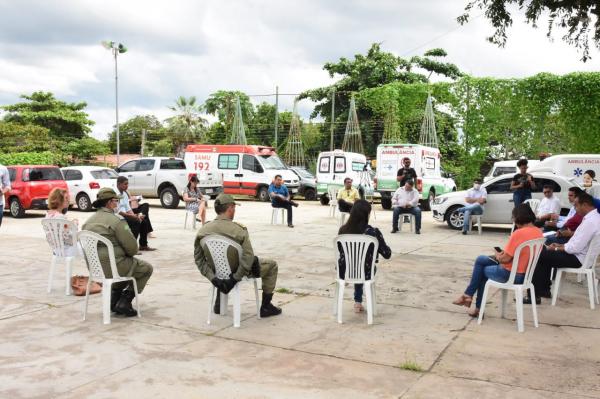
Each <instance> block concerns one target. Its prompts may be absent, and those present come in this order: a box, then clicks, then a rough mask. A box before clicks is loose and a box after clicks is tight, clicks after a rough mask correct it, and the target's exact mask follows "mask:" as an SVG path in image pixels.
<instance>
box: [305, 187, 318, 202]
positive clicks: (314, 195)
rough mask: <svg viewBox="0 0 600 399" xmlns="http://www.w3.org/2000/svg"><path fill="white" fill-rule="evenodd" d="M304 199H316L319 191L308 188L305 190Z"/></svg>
mask: <svg viewBox="0 0 600 399" xmlns="http://www.w3.org/2000/svg"><path fill="white" fill-rule="evenodd" d="M304 199H305V200H307V201H314V200H316V199H317V193H316V192H315V189H314V188H307V189H306V190H305V191H304Z"/></svg>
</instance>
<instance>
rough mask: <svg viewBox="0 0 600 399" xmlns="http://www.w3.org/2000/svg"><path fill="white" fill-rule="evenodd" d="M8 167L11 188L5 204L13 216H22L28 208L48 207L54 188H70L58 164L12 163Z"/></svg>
mask: <svg viewBox="0 0 600 399" xmlns="http://www.w3.org/2000/svg"><path fill="white" fill-rule="evenodd" d="M6 168H7V169H8V174H9V176H10V185H11V190H10V191H9V192H8V193H6V194H4V200H5V202H4V204H5V208H8V210H9V212H10V215H11V216H12V217H15V218H22V217H23V216H25V211H26V210H27V209H48V195H49V194H50V191H52V189H53V188H55V187H58V188H64V189H65V190H67V191H68V189H69V188H68V186H67V182H66V181H65V178H64V177H63V175H62V173H61V171H60V169H59V168H58V167H57V166H50V165H12V166H7V167H6Z"/></svg>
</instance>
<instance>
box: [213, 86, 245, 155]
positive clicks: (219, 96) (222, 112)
mask: <svg viewBox="0 0 600 399" xmlns="http://www.w3.org/2000/svg"><path fill="white" fill-rule="evenodd" d="M236 97H239V98H240V105H241V108H242V119H243V121H244V125H245V126H246V130H248V125H249V123H250V121H252V119H253V117H254V106H253V105H252V103H251V102H250V98H249V97H248V96H247V95H246V94H245V93H242V92H241V91H226V90H219V91H217V92H215V93H212V94H211V95H210V96H209V97H208V99H207V100H206V101H205V102H204V110H205V111H206V113H207V114H209V115H214V116H216V117H217V118H218V122H215V123H213V124H212V125H211V126H210V128H209V131H208V141H209V142H210V143H214V144H218V143H221V144H222V143H225V142H227V140H228V139H229V136H230V135H231V129H232V127H233V117H234V115H235V98H236Z"/></svg>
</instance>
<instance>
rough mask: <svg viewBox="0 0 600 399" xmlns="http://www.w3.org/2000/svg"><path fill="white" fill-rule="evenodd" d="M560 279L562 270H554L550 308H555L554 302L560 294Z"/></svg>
mask: <svg viewBox="0 0 600 399" xmlns="http://www.w3.org/2000/svg"><path fill="white" fill-rule="evenodd" d="M561 279H562V270H561V269H556V277H555V278H554V294H553V295H552V306H556V300H557V299H558V294H559V292H560V281H561Z"/></svg>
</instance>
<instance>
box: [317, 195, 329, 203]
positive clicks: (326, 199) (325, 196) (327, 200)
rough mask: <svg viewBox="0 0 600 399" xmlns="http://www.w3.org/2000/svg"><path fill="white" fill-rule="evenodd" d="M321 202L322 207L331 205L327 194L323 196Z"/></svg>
mask: <svg viewBox="0 0 600 399" xmlns="http://www.w3.org/2000/svg"><path fill="white" fill-rule="evenodd" d="M319 200H320V201H321V205H329V197H328V196H327V194H323V195H321V198H319Z"/></svg>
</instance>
